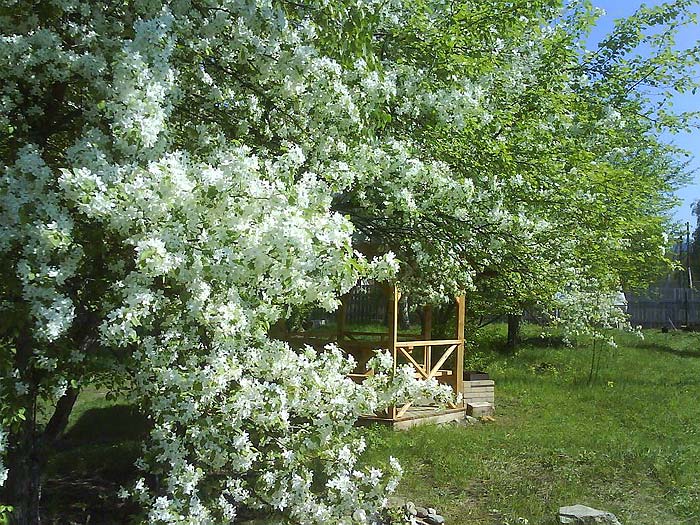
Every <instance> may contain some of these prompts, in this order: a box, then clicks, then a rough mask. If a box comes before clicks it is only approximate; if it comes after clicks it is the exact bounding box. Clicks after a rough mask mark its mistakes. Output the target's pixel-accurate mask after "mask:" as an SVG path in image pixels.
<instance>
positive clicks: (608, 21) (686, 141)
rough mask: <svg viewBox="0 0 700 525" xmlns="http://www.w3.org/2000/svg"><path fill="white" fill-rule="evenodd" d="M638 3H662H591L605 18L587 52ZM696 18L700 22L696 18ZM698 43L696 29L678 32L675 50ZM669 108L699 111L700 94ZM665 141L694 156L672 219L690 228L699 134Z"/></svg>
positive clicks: (699, 176) (696, 195) (699, 194)
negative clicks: (691, 178) (686, 224)
mask: <svg viewBox="0 0 700 525" xmlns="http://www.w3.org/2000/svg"><path fill="white" fill-rule="evenodd" d="M642 3H646V4H647V5H658V4H660V3H662V2H660V1H657V0H651V1H647V2H641V1H639V0H593V4H594V5H595V6H597V7H601V8H603V9H604V10H605V11H606V14H605V16H603V17H601V18H600V19H599V20H598V23H597V26H596V28H595V29H594V31H593V33H592V34H591V37H590V39H589V41H588V42H589V49H595V47H596V46H595V44H596V43H597V42H598V41H600V39H601V38H602V37H604V36H605V35H606V34H607V33H609V32H610V30H611V29H612V27H613V23H614V20H615V19H617V18H621V17H626V16H629V15H631V14H632V13H634V11H635V10H636V9H637V8H638V7H639V6H640V5H641V4H642ZM694 11H695V12H696V13H698V14H699V15H700V7H698V6H695V8H694ZM698 18H699V19H700V16H698ZM698 39H700V25H695V26H694V27H690V26H688V27H684V28H682V29H681V31H680V32H679V34H678V36H677V37H676V43H677V46H678V47H679V48H688V47H691V46H692V45H693V44H694V42H695V41H696V40H698ZM697 74H698V75H700V70H698V71H697ZM673 107H674V109H675V110H676V111H698V110H700V90H698V92H697V94H696V95H692V94H690V93H686V94H676V95H675V96H674V99H673ZM665 139H666V140H667V141H668V142H672V143H674V144H676V145H678V146H680V147H682V148H683V149H686V150H688V151H690V152H691V153H692V154H693V156H694V159H693V161H692V163H691V166H692V168H694V169H696V170H697V171H698V172H697V173H695V174H694V175H693V180H692V182H691V183H690V184H689V185H688V186H687V187H685V188H682V189H680V190H679V191H678V192H677V195H678V197H679V198H680V199H681V200H682V202H681V204H680V205H679V206H678V207H676V208H675V209H674V218H675V219H676V220H677V221H679V222H683V223H685V221H690V222H691V225H694V224H695V220H696V219H695V218H694V217H693V216H692V215H691V212H690V205H691V203H692V202H693V201H695V200H698V199H700V130H697V129H695V130H693V131H692V132H691V133H684V134H679V135H668V136H666V137H665Z"/></svg>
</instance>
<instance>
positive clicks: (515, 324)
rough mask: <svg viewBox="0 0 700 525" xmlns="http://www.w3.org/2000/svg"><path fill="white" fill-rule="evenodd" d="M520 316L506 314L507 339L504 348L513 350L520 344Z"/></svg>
mask: <svg viewBox="0 0 700 525" xmlns="http://www.w3.org/2000/svg"><path fill="white" fill-rule="evenodd" d="M522 318H523V316H522V314H508V339H507V341H506V348H508V349H509V350H515V349H516V348H518V345H519V344H520V321H521V320H522Z"/></svg>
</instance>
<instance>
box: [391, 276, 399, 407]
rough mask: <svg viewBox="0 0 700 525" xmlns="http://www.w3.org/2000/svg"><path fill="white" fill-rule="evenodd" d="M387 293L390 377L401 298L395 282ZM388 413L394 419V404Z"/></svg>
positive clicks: (395, 352) (395, 347)
mask: <svg viewBox="0 0 700 525" xmlns="http://www.w3.org/2000/svg"><path fill="white" fill-rule="evenodd" d="M389 295H390V296H389V319H388V324H389V344H390V345H391V347H390V351H391V355H392V358H393V360H394V364H393V367H392V377H394V376H396V365H397V361H398V347H397V340H398V333H399V299H400V298H401V294H400V293H399V288H398V286H397V285H396V283H394V286H393V287H392V289H391V292H390V294H389ZM389 415H390V416H391V419H396V407H395V406H392V407H391V408H390V409H389Z"/></svg>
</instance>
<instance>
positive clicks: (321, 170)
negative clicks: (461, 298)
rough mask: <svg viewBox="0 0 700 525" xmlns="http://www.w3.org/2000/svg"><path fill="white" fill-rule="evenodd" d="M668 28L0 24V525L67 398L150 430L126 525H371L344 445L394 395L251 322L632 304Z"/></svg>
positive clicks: (658, 178) (654, 231)
mask: <svg viewBox="0 0 700 525" xmlns="http://www.w3.org/2000/svg"><path fill="white" fill-rule="evenodd" d="M693 5H694V2H690V1H686V0H678V1H675V2H671V3H669V4H663V5H661V6H658V7H653V8H647V7H643V8H641V9H640V10H639V11H638V12H637V13H636V14H635V15H634V16H633V17H631V18H629V19H627V20H622V21H619V23H618V24H617V26H616V28H615V30H614V31H613V33H612V34H611V35H610V36H609V38H607V39H606V40H604V41H603V42H602V43H601V45H600V46H599V48H598V49H597V50H596V51H587V50H586V49H585V46H584V44H583V42H584V39H585V36H586V34H587V32H588V31H589V29H590V28H591V26H592V24H593V23H594V20H595V18H596V16H597V12H596V10H595V9H594V8H593V7H591V6H590V5H589V4H588V3H587V2H571V3H566V4H564V5H562V4H561V2H559V1H554V0H516V1H513V2H501V1H483V0H478V1H477V0H462V1H460V2H443V1H440V0H436V1H429V0H424V1H418V2H413V1H412V2H402V1H400V0H392V1H389V2H384V1H382V2H379V1H373V0H372V1H366V2H354V1H339V2H336V1H334V2H324V1H316V0H309V1H303V2H291V1H277V0H274V1H273V0H256V1H253V0H250V1H249V0H176V1H173V2H169V3H162V2H153V1H149V0H144V1H136V2H108V3H101V2H89V1H82V0H61V1H58V0H56V1H43V0H42V1H38V0H37V1H31V0H21V1H14V2H5V3H3V5H2V8H1V11H0V28H1V30H2V39H1V40H0V55H1V56H2V57H3V61H2V66H0V75H1V78H2V81H1V82H0V130H2V133H0V153H1V154H2V160H3V175H2V179H0V225H2V230H1V233H0V263H1V266H0V272H2V273H1V278H0V293H1V294H2V298H1V299H2V302H1V303H0V308H2V316H3V320H4V321H3V323H2V325H1V328H0V338H2V354H0V370H1V371H2V372H1V375H0V400H2V403H1V404H0V407H1V408H0V422H1V423H2V428H3V429H4V430H2V431H0V432H1V433H0V451H2V449H3V448H4V449H5V451H6V452H5V456H4V457H5V460H4V463H0V481H6V485H7V486H6V494H7V496H6V499H7V501H9V503H10V504H12V505H14V506H15V507H16V510H15V513H14V518H13V519H15V520H16V522H18V523H31V522H32V519H33V518H32V516H35V514H32V513H33V512H34V513H35V512H36V505H37V504H38V492H37V490H38V488H37V486H36V483H34V484H32V483H31V482H30V481H31V480H30V478H32V472H35V470H32V469H33V468H34V467H33V466H32V465H29V461H28V458H34V459H36V460H37V461H40V459H41V458H40V457H38V458H37V456H40V455H41V454H39V453H38V451H40V450H44V449H45V448H46V447H48V446H50V444H51V442H52V440H53V439H55V437H56V436H57V435H58V434H59V433H60V432H61V430H62V429H63V428H64V427H65V424H66V421H67V414H68V413H69V412H70V408H71V407H72V405H73V403H74V402H75V399H76V396H77V394H78V392H79V390H80V389H81V388H83V387H84V386H86V385H88V384H96V385H99V386H102V387H105V388H108V389H112V390H114V391H117V392H119V393H120V395H123V396H126V397H127V398H129V399H131V400H133V401H134V402H136V403H138V404H139V406H140V407H141V409H142V410H143V411H144V413H146V414H148V416H149V418H150V421H151V423H152V430H151V432H150V438H149V441H148V443H146V444H145V446H144V454H143V458H142V460H140V462H139V468H141V469H143V470H144V472H148V473H150V474H154V475H156V476H157V477H158V479H159V483H158V484H152V483H149V482H148V480H147V478H146V477H144V480H143V481H141V482H139V483H138V484H137V485H136V486H135V487H130V488H127V490H126V493H125V496H129V497H133V498H135V499H136V500H137V501H139V502H140V503H141V504H142V505H143V508H144V520H145V521H147V522H149V523H163V524H165V523H168V524H174V523H191V524H194V523H228V522H230V521H231V520H233V519H234V517H235V515H236V511H237V509H238V508H239V507H246V508H252V509H266V510H268V511H269V510H272V511H275V512H278V513H279V514H280V515H281V516H283V517H285V519H288V520H290V521H291V522H299V523H331V522H332V523H367V522H372V521H373V520H374V519H376V514H375V512H376V510H377V509H378V508H380V507H381V505H382V501H383V498H384V495H385V493H386V491H387V490H391V489H392V488H393V487H395V484H396V478H395V477H394V476H393V475H390V473H385V474H382V473H381V472H380V471H378V470H376V469H365V470H361V469H358V468H357V467H356V462H357V454H358V453H359V452H361V451H362V444H361V443H354V444H351V443H350V440H351V437H350V427H351V425H352V423H353V421H354V419H355V418H356V417H357V416H358V415H359V414H360V413H362V412H366V411H368V410H373V409H374V408H376V407H377V406H381V405H382V404H388V403H390V401H391V399H393V398H394V397H395V396H397V395H407V394H406V391H407V390H411V389H415V388H418V386H416V385H414V384H412V383H411V381H410V380H409V379H410V378H409V377H408V376H405V377H390V375H387V374H382V373H379V374H377V376H375V378H374V379H373V380H371V381H369V382H367V383H366V384H363V385H355V384H354V383H352V382H351V381H350V380H348V379H345V374H346V372H347V371H348V370H349V368H348V367H349V366H350V364H349V363H348V361H347V359H346V358H344V357H343V356H342V355H341V354H340V353H339V352H338V351H336V350H329V351H328V352H327V353H324V354H318V353H315V352H312V351H311V350H306V351H302V352H296V351H293V350H292V349H291V348H290V347H289V346H288V345H287V344H286V343H284V342H280V341H276V340H274V339H271V338H270V337H269V336H268V331H269V328H270V326H271V325H272V324H274V323H275V322H276V321H277V320H279V319H280V318H283V317H284V316H286V315H287V314H288V313H289V311H290V309H291V308H294V307H299V306H303V305H320V306H322V307H324V308H327V309H333V308H335V307H336V306H337V304H338V298H339V297H340V296H341V295H342V294H343V293H345V292H347V291H348V290H349V289H350V288H351V287H352V286H353V285H354V284H355V283H356V282H357V280H358V279H359V278H361V277H368V276H373V277H376V278H380V279H388V278H391V279H400V281H401V283H402V286H403V287H404V288H405V289H406V290H407V291H408V292H409V293H411V294H413V295H414V296H415V297H416V298H418V299H419V300H425V301H428V300H432V299H436V298H438V297H445V296H449V295H452V294H456V293H463V292H465V291H466V292H467V293H468V294H469V297H470V304H471V308H473V311H474V312H475V313H476V314H485V313H488V312H492V313H493V312H508V311H515V310H518V309H522V308H523V306H524V305H529V304H537V305H540V306H541V307H542V308H546V307H548V306H551V305H552V304H554V303H555V302H556V301H557V298H558V297H560V294H561V293H562V292H566V291H567V290H574V291H576V292H577V293H576V294H575V297H578V298H582V299H581V300H584V299H585V298H586V297H590V294H591V293H594V292H595V293H598V292H600V293H609V292H612V291H617V290H619V289H620V288H628V287H635V286H640V285H642V284H644V283H645V282H646V281H647V280H648V279H649V278H650V276H652V275H653V273H654V271H655V270H657V269H658V268H660V267H663V266H664V265H666V264H668V261H667V259H666V256H665V254H664V245H665V243H666V241H665V238H664V235H665V231H666V229H667V225H668V217H667V210H668V209H669V206H670V204H671V202H672V199H671V194H672V191H673V189H674V188H675V187H676V186H677V185H678V184H680V183H681V182H682V180H683V169H684V166H683V164H682V163H680V162H679V161H678V160H677V155H676V153H677V152H676V151H675V150H674V149H673V148H671V147H670V146H668V145H666V144H664V143H663V142H662V141H661V139H660V133H661V131H664V130H678V129H683V128H684V126H687V125H689V124H690V123H691V118H692V115H675V114H673V113H672V112H671V111H670V110H669V109H668V101H669V100H670V97H671V95H672V93H673V92H674V90H676V91H685V90H690V89H694V88H695V86H696V80H697V76H694V75H693V70H692V68H693V67H695V64H697V62H698V53H699V50H698V48H697V47H696V48H693V49H691V50H677V49H675V47H674V45H673V35H674V32H675V31H676V30H677V29H678V27H680V26H681V25H682V24H688V23H692V22H693V15H692V11H691V7H692V6H693ZM640 46H642V47H645V48H648V49H650V51H649V52H645V53H644V54H641V55H640V54H638V53H635V49H638V48H639V47H640ZM694 78H695V80H693V79H694ZM571 297H574V295H572V296H571ZM575 303H576V301H571V300H570V301H568V304H572V305H574V306H575ZM380 361H381V359H379V360H378V361H377V363H376V366H377V367H378V370H381V369H382V367H381V362H380ZM46 405H50V406H52V407H55V412H54V413H53V416H52V417H50V419H49V421H48V424H46V425H45V426H42V425H40V424H39V423H38V421H37V419H36V412H37V407H39V406H42V407H44V406H46ZM3 465H5V467H3ZM8 467H9V473H8V472H7V470H6V468H8ZM393 468H394V471H395V472H394V474H396V473H397V472H398V470H399V467H398V466H395V467H393ZM6 476H9V477H8V478H7V479H5V478H6ZM144 476H145V474H144ZM28 480H29V481H28ZM35 481H36V480H35Z"/></svg>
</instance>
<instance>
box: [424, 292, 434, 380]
mask: <svg viewBox="0 0 700 525" xmlns="http://www.w3.org/2000/svg"><path fill="white" fill-rule="evenodd" d="M432 336H433V305H432V304H426V305H425V306H423V323H422V326H421V339H423V341H429V340H430V339H432ZM430 350H431V348H430V347H429V346H426V347H424V349H423V368H425V370H430V369H431V368H432V365H431V362H432V356H431V355H430V354H431V352H430Z"/></svg>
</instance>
